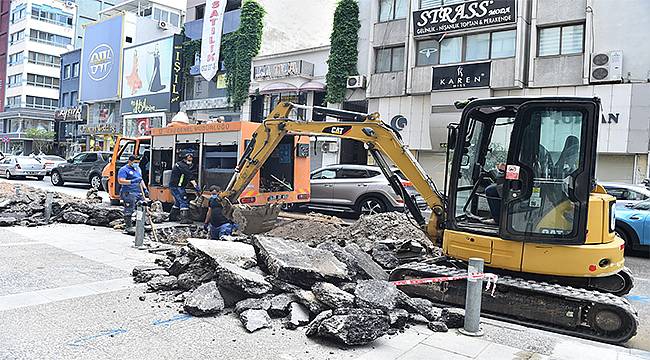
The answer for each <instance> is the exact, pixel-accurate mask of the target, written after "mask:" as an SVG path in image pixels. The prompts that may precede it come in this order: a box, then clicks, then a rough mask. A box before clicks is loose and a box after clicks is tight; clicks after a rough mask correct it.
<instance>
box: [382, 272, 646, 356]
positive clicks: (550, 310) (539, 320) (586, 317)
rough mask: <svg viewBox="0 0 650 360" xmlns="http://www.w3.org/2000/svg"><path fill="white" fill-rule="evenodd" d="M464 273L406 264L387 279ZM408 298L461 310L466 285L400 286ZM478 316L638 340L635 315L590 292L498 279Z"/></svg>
mask: <svg viewBox="0 0 650 360" xmlns="http://www.w3.org/2000/svg"><path fill="white" fill-rule="evenodd" d="M466 274H467V270H464V269H458V268H455V267H449V266H444V265H439V264H426V263H410V264H405V265H402V266H400V267H398V268H396V269H395V270H393V272H392V273H391V280H393V281H395V280H402V279H413V278H429V277H442V276H461V275H466ZM400 289H401V290H402V291H404V292H406V293H407V294H409V295H411V296H419V297H425V298H427V299H429V300H431V301H433V302H434V303H438V304H442V305H454V306H459V307H462V306H463V305H464V303H465V292H466V291H465V289H466V281H455V282H453V283H432V284H421V285H404V286H400ZM481 311H482V314H483V315H485V316H489V317H493V318H497V319H500V320H505V321H510V322H515V323H518V324H522V325H526V326H531V327H535V328H540V329H543V330H548V331H553V332H558V333H562V334H566V335H572V336H577V337H582V338H585V339H590V340H596V341H601V342H606V343H611V344H620V343H623V342H626V341H627V340H629V339H630V338H632V337H633V336H634V335H636V331H637V326H638V324H639V320H638V316H637V312H636V310H635V309H634V308H633V307H632V305H631V304H630V303H629V302H628V301H627V300H626V299H624V298H622V297H619V296H616V295H614V294H610V293H603V292H599V291H594V290H588V289H582V288H574V287H570V286H562V285H558V284H549V283H546V282H538V281H534V280H525V279H521V278H517V277H511V276H499V278H498V282H497V286H496V290H495V291H494V296H492V295H491V291H487V290H484V293H483V301H482V309H481Z"/></svg>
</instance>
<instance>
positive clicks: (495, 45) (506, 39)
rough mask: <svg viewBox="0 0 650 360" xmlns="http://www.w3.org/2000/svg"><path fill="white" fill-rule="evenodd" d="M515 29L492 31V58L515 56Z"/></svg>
mask: <svg viewBox="0 0 650 360" xmlns="http://www.w3.org/2000/svg"><path fill="white" fill-rule="evenodd" d="M516 38H517V31H516V30H508V31H497V32H493V33H492V44H491V57H492V59H499V58H507V57H513V56H515V40H516Z"/></svg>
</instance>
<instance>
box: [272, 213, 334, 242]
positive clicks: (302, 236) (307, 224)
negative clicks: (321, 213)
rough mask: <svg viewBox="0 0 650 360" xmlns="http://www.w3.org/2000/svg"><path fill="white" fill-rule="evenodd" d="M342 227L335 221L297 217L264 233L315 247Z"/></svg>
mask: <svg viewBox="0 0 650 360" xmlns="http://www.w3.org/2000/svg"><path fill="white" fill-rule="evenodd" d="M343 228H344V226H343V225H341V224H338V223H336V222H329V221H319V220H311V219H298V220H293V221H290V222H287V223H285V224H281V225H280V226H278V227H276V228H274V229H273V230H271V231H269V232H267V233H266V235H268V236H275V237H281V238H285V239H289V240H294V241H301V242H305V243H307V244H308V245H309V246H312V247H315V246H317V245H318V244H321V243H323V242H325V241H328V240H330V238H331V237H330V235H331V234H334V233H338V232H339V231H341V230H342V229H343Z"/></svg>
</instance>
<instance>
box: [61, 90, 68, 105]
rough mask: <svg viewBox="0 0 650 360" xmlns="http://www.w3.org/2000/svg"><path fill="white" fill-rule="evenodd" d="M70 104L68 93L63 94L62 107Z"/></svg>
mask: <svg viewBox="0 0 650 360" xmlns="http://www.w3.org/2000/svg"><path fill="white" fill-rule="evenodd" d="M67 104H68V93H62V94H61V106H62V107H64V106H66V105H67Z"/></svg>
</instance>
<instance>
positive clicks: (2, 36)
mask: <svg viewBox="0 0 650 360" xmlns="http://www.w3.org/2000/svg"><path fill="white" fill-rule="evenodd" d="M10 9H11V2H10V1H0V112H1V111H2V110H3V109H4V107H5V79H6V78H7V44H8V42H9V10H10ZM1 131H2V129H0V132H1Z"/></svg>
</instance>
